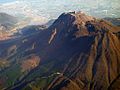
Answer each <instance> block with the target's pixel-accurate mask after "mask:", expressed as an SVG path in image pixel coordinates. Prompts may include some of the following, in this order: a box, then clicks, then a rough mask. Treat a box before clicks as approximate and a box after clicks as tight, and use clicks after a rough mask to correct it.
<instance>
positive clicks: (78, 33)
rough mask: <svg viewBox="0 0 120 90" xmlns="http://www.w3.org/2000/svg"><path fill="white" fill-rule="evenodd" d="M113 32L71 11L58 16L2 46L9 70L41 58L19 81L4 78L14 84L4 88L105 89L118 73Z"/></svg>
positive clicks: (119, 51)
mask: <svg viewBox="0 0 120 90" xmlns="http://www.w3.org/2000/svg"><path fill="white" fill-rule="evenodd" d="M116 31H118V30H116V28H115V27H114V26H112V25H111V24H109V23H107V22H106V21H104V20H99V19H96V18H94V17H91V16H88V15H85V14H84V13H83V12H78V13H75V12H70V13H63V14H62V15H60V16H59V17H58V19H57V20H55V22H54V23H53V24H52V25H51V26H50V27H49V28H48V29H45V30H42V31H40V32H37V33H35V34H33V35H30V36H27V37H24V38H20V39H18V40H13V41H11V42H9V43H10V45H9V43H8V45H9V46H8V47H7V48H6V47H5V46H4V44H3V46H4V47H3V48H2V49H3V50H2V54H0V57H2V56H4V57H7V58H6V59H7V60H8V61H9V63H11V65H12V66H11V65H10V66H9V67H11V69H13V68H12V67H13V66H14V67H15V66H16V65H18V66H19V68H20V67H21V64H24V63H25V62H24V61H27V62H28V61H29V60H31V59H29V58H32V61H34V59H33V57H37V58H38V59H40V63H39V64H37V66H36V65H35V67H34V68H32V69H30V70H29V69H25V71H24V73H26V74H25V76H23V78H19V76H17V77H14V78H16V79H17V80H18V81H17V80H15V81H16V82H13V81H11V80H12V79H11V78H10V76H9V75H8V76H6V77H7V78H8V80H9V81H11V82H12V83H14V84H12V85H7V86H8V87H9V88H8V90H9V89H11V90H16V89H18V90H19V89H20V90H21V89H23V90H24V89H25V90H29V89H34V88H36V89H43V90H101V89H103V90H104V89H105V90H106V89H107V88H108V87H110V86H109V85H110V84H111V83H112V81H114V79H115V78H116V77H117V76H118V75H119V73H120V67H119V65H120V59H119V57H120V40H119V39H118V37H117V36H116V35H115V34H114V32H116ZM1 45H2V44H1ZM1 45H0V46H1ZM13 45H15V46H14V47H13ZM11 47H12V48H11ZM4 48H5V49H4ZM0 51H1V50H0ZM6 52H9V53H6ZM11 52H12V53H11ZM18 58H19V59H18ZM35 61H36V60H35ZM13 62H15V63H14V64H13ZM34 63H37V61H36V62H34ZM30 67H31V64H30ZM8 70H9V68H8ZM18 71H19V69H18ZM5 72H6V73H7V72H8V71H7V70H5V71H4V73H5ZM13 72H15V71H14V70H13ZM19 73H20V71H19ZM103 73H104V75H103ZM2 74H3V72H2ZM3 75H4V74H3ZM0 76H1V77H3V76H2V75H1V74H0ZM20 76H21V75H20ZM4 78H5V76H4ZM40 81H41V82H40ZM42 81H43V82H42ZM39 82H40V83H41V84H39ZM6 83H7V82H6ZM117 85H118V84H117ZM27 88H29V89H27Z"/></svg>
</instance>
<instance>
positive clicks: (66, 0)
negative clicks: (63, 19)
mask: <svg viewBox="0 0 120 90" xmlns="http://www.w3.org/2000/svg"><path fill="white" fill-rule="evenodd" d="M119 2H120V1H119V0H50V1H49V0H34V1H33V0H4V1H3V0H0V12H5V13H8V14H11V15H14V16H18V17H22V18H26V17H27V18H32V19H33V22H36V21H39V22H40V23H45V22H47V21H48V20H51V19H55V18H57V17H58V16H59V15H60V14H61V13H63V12H69V11H83V12H85V13H87V14H89V15H92V16H95V17H100V18H104V17H120V11H119V10H120V5H119ZM36 18H37V20H36Z"/></svg>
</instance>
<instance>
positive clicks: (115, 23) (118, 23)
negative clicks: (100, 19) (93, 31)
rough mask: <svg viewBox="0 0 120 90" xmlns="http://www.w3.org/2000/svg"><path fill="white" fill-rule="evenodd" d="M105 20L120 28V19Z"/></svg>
mask: <svg viewBox="0 0 120 90" xmlns="http://www.w3.org/2000/svg"><path fill="white" fill-rule="evenodd" d="M104 19H105V20H107V21H109V22H111V23H113V24H114V25H117V26H120V18H104Z"/></svg>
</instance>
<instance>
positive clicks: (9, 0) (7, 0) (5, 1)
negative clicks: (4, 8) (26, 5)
mask: <svg viewBox="0 0 120 90" xmlns="http://www.w3.org/2000/svg"><path fill="white" fill-rule="evenodd" d="M12 1H15V0H0V3H7V2H12Z"/></svg>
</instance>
